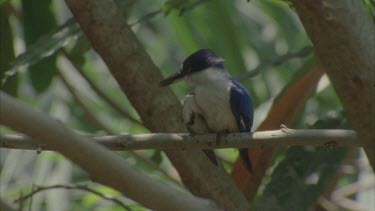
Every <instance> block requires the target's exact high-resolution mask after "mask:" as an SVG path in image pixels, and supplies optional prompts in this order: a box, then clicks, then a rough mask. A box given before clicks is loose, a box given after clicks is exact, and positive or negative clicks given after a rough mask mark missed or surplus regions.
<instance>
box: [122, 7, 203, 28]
mask: <svg viewBox="0 0 375 211" xmlns="http://www.w3.org/2000/svg"><path fill="white" fill-rule="evenodd" d="M206 1H208V0H197V1H193V2H191V3H190V4H187V5H185V4H186V3H185V1H182V2H177V3H175V5H173V6H171V5H170V2H167V3H165V4H164V6H163V7H166V8H167V7H170V8H168V9H166V10H165V9H163V8H160V9H157V10H155V11H152V12H150V13H147V14H146V15H144V16H142V17H140V18H139V19H138V20H136V21H134V22H133V23H130V24H129V26H131V27H133V26H135V25H137V24H140V23H142V22H144V21H147V20H149V19H152V18H154V17H156V16H157V15H160V14H162V13H164V14H165V15H168V14H169V13H170V11H171V10H172V9H179V10H180V12H179V15H182V14H184V13H185V12H187V11H189V10H192V9H194V8H195V7H197V6H199V5H200V4H202V3H204V2H206ZM184 5H185V6H184Z"/></svg>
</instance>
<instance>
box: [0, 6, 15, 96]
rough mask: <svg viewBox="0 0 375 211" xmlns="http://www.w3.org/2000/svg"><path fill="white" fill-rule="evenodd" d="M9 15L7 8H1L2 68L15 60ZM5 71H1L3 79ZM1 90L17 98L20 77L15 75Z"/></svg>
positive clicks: (0, 59) (0, 76)
mask: <svg viewBox="0 0 375 211" xmlns="http://www.w3.org/2000/svg"><path fill="white" fill-rule="evenodd" d="M8 17H9V14H8V13H7V11H6V10H5V7H0V31H1V33H0V49H1V50H0V67H3V66H5V65H7V63H8V62H9V61H11V60H13V59H14V48H13V34H12V29H11V27H10V24H9V19H8ZM4 75H5V71H4V70H2V69H0V78H3V77H4ZM0 89H1V90H3V91H5V92H7V93H8V94H10V95H13V96H16V95H17V91H18V76H17V75H13V76H12V77H10V78H9V80H8V81H7V82H6V83H4V84H1V87H0Z"/></svg>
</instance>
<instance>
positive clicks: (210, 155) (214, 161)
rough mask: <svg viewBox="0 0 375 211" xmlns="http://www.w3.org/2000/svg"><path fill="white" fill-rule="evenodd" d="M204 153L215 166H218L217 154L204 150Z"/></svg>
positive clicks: (210, 150)
mask: <svg viewBox="0 0 375 211" xmlns="http://www.w3.org/2000/svg"><path fill="white" fill-rule="evenodd" d="M202 151H203V152H204V153H205V154H206V155H207V157H208V158H209V159H210V160H211V162H212V163H213V164H215V166H217V159H216V155H215V152H214V151H213V150H212V149H202Z"/></svg>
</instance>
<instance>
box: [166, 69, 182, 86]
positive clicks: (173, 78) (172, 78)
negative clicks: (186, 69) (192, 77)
mask: <svg viewBox="0 0 375 211" xmlns="http://www.w3.org/2000/svg"><path fill="white" fill-rule="evenodd" d="M184 76H185V74H184V73H183V72H182V71H178V72H176V73H174V74H172V75H170V76H169V77H167V78H166V79H164V80H163V81H162V82H160V86H168V85H171V84H173V83H175V82H177V81H179V80H180V79H182V78H183V77H184Z"/></svg>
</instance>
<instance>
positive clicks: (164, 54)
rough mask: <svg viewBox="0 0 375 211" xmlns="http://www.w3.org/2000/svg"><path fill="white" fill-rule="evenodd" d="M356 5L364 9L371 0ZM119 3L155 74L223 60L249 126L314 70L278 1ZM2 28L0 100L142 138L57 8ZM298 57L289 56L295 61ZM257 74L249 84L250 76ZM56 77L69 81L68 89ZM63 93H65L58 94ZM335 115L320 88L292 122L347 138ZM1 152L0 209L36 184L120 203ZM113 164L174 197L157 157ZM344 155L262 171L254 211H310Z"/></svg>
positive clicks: (302, 155)
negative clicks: (211, 54) (245, 97)
mask: <svg viewBox="0 0 375 211" xmlns="http://www.w3.org/2000/svg"><path fill="white" fill-rule="evenodd" d="M365 2H366V3H367V5H368V7H369V8H370V7H371V3H369V2H370V1H365ZM117 3H118V5H119V6H120V7H122V9H123V10H124V13H125V15H126V18H127V21H128V23H129V24H132V28H133V30H134V32H135V33H136V35H137V38H138V39H139V40H140V41H141V42H142V44H143V46H144V48H145V49H146V51H147V53H148V54H149V55H150V57H151V58H152V59H153V61H154V62H155V64H156V65H157V66H158V67H159V68H160V70H161V71H162V73H163V75H168V74H170V73H171V72H174V71H175V70H177V69H178V68H179V65H180V63H181V62H182V60H183V59H184V58H185V57H186V56H187V55H188V54H190V53H192V52H194V51H196V50H198V49H200V48H211V49H212V50H214V51H215V52H217V53H218V54H219V55H221V56H222V57H223V58H224V59H225V64H226V67H227V68H228V70H229V71H230V73H231V74H232V75H233V76H234V77H237V78H242V79H243V80H242V83H243V84H244V85H245V86H246V88H247V89H248V90H249V91H250V93H251V95H252V96H253V100H254V103H255V107H256V111H255V123H254V125H255V127H258V126H259V125H260V123H261V122H262V121H263V120H264V119H266V118H267V117H269V115H271V114H270V113H269V111H270V107H271V105H272V103H273V102H277V99H278V98H279V97H282V96H285V95H286V93H287V92H281V90H283V88H284V87H289V85H291V84H292V85H293V82H294V78H295V75H299V74H300V76H304V74H305V70H306V68H305V69H304V68H303V67H307V66H308V67H311V66H312V63H314V62H312V59H311V58H312V56H311V54H312V51H311V47H307V48H305V47H306V46H311V43H310V41H309V38H308V37H307V35H306V34H305V32H304V30H303V27H302V26H301V24H300V22H299V20H298V17H297V16H296V14H295V13H294V11H293V9H291V8H290V7H289V5H288V4H286V3H285V2H284V1H279V0H265V1H263V0H262V1H259V0H252V1H250V2H246V1H233V2H232V1H225V0H219V1H208V0H188V1H182V0H177V1H130V0H118V1H117ZM371 8H372V7H371ZM0 18H1V20H0V21H1V25H0V27H1V34H0V35H1V37H0V39H1V40H0V41H1V42H0V43H1V46H0V49H1V50H0V55H1V58H0V77H1V81H2V83H1V90H2V91H3V90H4V91H6V92H8V93H11V94H12V95H15V96H17V97H18V98H19V99H20V100H21V101H24V102H26V103H28V104H29V105H31V106H33V107H35V108H37V109H39V110H42V111H43V112H45V113H47V114H49V115H50V116H53V117H54V118H56V119H58V120H60V121H61V122H63V123H64V124H66V125H68V126H69V127H70V128H73V129H75V130H77V131H79V132H80V133H83V134H90V135H104V134H109V133H116V134H128V133H130V134H137V133H146V132H148V131H147V129H145V128H144V127H142V126H141V125H139V124H138V123H135V122H136V121H139V117H138V115H137V113H136V109H135V108H133V107H132V105H131V104H130V102H129V101H128V100H127V98H126V96H125V95H124V94H123V93H122V92H121V90H120V88H119V87H118V85H117V83H116V82H115V80H114V79H113V78H112V76H111V75H110V73H109V72H108V70H107V67H106V66H105V64H104V63H103V62H102V61H101V59H100V57H99V56H98V55H97V54H96V53H95V51H94V50H93V49H92V48H91V45H90V43H89V42H88V41H87V39H86V37H85V36H81V35H82V32H81V30H80V28H79V26H78V24H77V23H76V22H75V20H74V19H73V18H72V17H71V15H70V13H69V9H68V8H67V7H66V6H65V5H64V3H63V2H58V1H51V0H43V1H38V2H36V1H32V0H23V1H19V0H18V1H17V0H15V1H1V2H0ZM61 49H64V51H66V52H67V53H68V55H70V57H71V58H69V57H68V56H67V55H65V54H64V53H62V52H63V51H62V50H61ZM295 52H297V54H293V53H295ZM298 52H299V53H298ZM15 55H16V57H15ZM285 55H294V56H292V57H290V56H289V57H288V56H287V57H285ZM314 64H315V63H314ZM76 67H79V68H81V69H82V72H83V75H85V76H86V78H83V77H81V74H78V72H77V69H76ZM21 70H24V71H21ZM254 70H256V74H252V75H251V77H248V75H249V73H251V71H254ZM306 72H307V71H306ZM253 73H254V72H253ZM244 76H246V77H245V78H244ZM62 78H66V82H63V81H62V80H61V79H62ZM87 78H88V79H89V80H91V81H93V84H94V85H95V86H97V87H98V88H99V89H100V90H101V91H102V92H103V93H104V95H106V96H107V97H108V99H110V100H111V101H113V103H115V104H116V105H118V106H119V107H121V108H122V109H123V110H124V111H126V113H127V114H128V115H129V116H130V117H131V118H129V117H126V116H125V115H124V114H123V113H121V112H119V111H118V110H116V109H114V108H113V106H111V104H109V103H108V99H104V98H103V97H101V96H100V95H98V94H97V93H96V92H95V91H94V90H93V89H92V88H91V87H90V85H89V84H88V83H87ZM140 80H141V79H140ZM68 86H71V87H73V89H71V90H69V89H67V87H68ZM172 89H173V91H174V92H175V94H176V95H177V96H178V98H179V99H181V100H182V99H183V98H184V96H185V95H186V93H188V92H189V88H188V87H186V86H185V85H184V84H176V85H175V86H173V87H172ZM72 90H75V91H72ZM74 95H76V96H78V97H74ZM276 96H278V98H276ZM275 98H276V99H275ZM77 99H78V100H77ZM79 101H81V103H80V102H79ZM82 102H83V104H84V105H85V106H82ZM304 102H305V100H304V101H303V102H299V105H300V104H301V107H302V105H303V104H304ZM112 105H113V104H112ZM338 107H341V104H340V102H339V100H338V98H337V96H336V94H335V92H334V90H333V88H332V87H331V84H330V82H329V80H328V79H327V78H326V77H323V78H322V79H321V80H320V82H319V84H318V87H317V89H316V90H315V91H314V95H312V96H311V97H308V101H307V102H306V103H305V106H304V107H303V109H302V110H301V112H299V114H298V115H297V114H294V115H293V119H295V121H294V127H295V128H306V127H309V125H311V124H313V123H314V122H318V123H317V124H316V125H315V126H319V124H320V127H321V128H326V126H323V125H322V124H321V122H322V121H323V122H325V124H326V125H327V124H328V125H329V127H330V128H343V127H345V128H346V127H348V126H347V125H345V126H343V125H340V124H338V123H341V122H343V121H345V120H346V118H345V116H344V115H341V114H338V113H337V112H336V111H337V108H338ZM332 113H333V114H334V115H336V116H335V118H334V119H335V120H334V121H333V122H331V123H326V122H327V121H328V122H329V121H331V120H332V118H331V119H329V118H328V119H327V114H332ZM132 118H133V119H132ZM319 122H320V123H319ZM0 130H1V133H8V132H11V130H10V129H9V128H5V127H2V126H0ZM0 152H1V156H0V158H1V163H0V164H1V174H0V184H1V187H2V188H1V199H2V200H5V201H7V202H12V201H13V200H15V199H16V198H18V197H19V196H20V195H25V193H29V192H30V191H31V189H32V187H33V184H36V185H44V186H45V185H55V184H62V183H75V184H77V183H80V184H82V183H84V184H87V185H88V186H90V187H91V188H92V189H95V190H97V191H99V192H101V193H103V194H110V195H115V196H118V193H117V192H114V191H113V190H111V189H109V188H107V187H104V186H102V185H100V184H96V183H94V182H91V181H90V180H91V179H90V178H89V177H88V175H86V174H85V173H84V172H83V171H81V170H80V169H78V168H76V167H75V166H74V165H73V164H72V163H70V162H68V161H67V160H65V159H64V158H63V157H62V156H60V155H57V154H55V153H53V152H42V153H41V154H39V155H37V154H35V152H30V151H19V150H3V149H0ZM120 154H121V156H122V157H123V158H124V160H125V162H128V163H130V164H131V165H133V166H134V168H138V169H141V170H142V171H145V172H147V173H148V174H149V175H151V176H152V177H154V178H157V179H159V180H162V181H164V182H166V183H168V184H171V185H173V186H175V187H176V188H183V187H182V186H181V185H180V184H179V181H178V174H177V173H176V171H175V169H174V168H173V166H172V165H171V164H170V162H169V160H168V159H167V158H166V156H165V154H164V153H163V152H161V151H157V150H149V151H140V152H120ZM218 154H219V155H220V157H221V158H222V159H223V160H224V161H225V167H226V170H228V172H229V171H231V169H232V168H233V163H234V162H235V160H236V158H237V151H235V150H233V149H227V150H219V152H218ZM344 155H345V150H343V149H334V150H333V151H326V150H325V149H324V148H323V147H320V148H310V147H293V148H289V149H287V150H282V151H281V152H279V153H278V154H277V155H276V157H275V159H274V162H273V164H272V166H271V167H270V168H269V172H268V173H269V174H270V175H269V176H268V177H266V179H265V180H264V181H263V183H262V188H261V191H259V192H258V194H257V200H256V201H255V205H254V206H255V207H256V208H259V209H261V210H262V209H266V208H270V207H269V206H272V209H280V210H281V209H293V208H295V209H296V210H304V209H307V208H310V207H312V206H314V205H315V203H316V201H317V198H318V197H319V196H320V195H321V194H322V193H323V192H324V191H325V187H326V184H327V181H328V180H330V178H331V177H332V175H334V174H335V173H336V171H337V168H339V167H340V165H341V164H340V163H341V161H342V160H343V159H344ZM355 159H356V158H355ZM285 172H286V173H285ZM356 174H359V173H358V172H356ZM309 176H311V177H313V176H314V178H315V179H316V180H314V183H306V181H308V179H311V178H310V177H309ZM340 185H341V186H343V185H346V184H339V185H338V188H339V187H341V186H340ZM118 197H119V198H120V200H121V201H123V202H124V203H126V204H127V205H129V207H130V208H131V209H132V210H144V208H143V207H142V206H141V205H138V204H136V203H134V202H133V201H130V200H129V199H127V198H126V197H125V196H118ZM27 206H30V209H31V210H56V209H63V210H93V209H98V210H120V209H121V208H120V207H118V206H117V205H115V204H113V203H110V202H107V201H105V200H103V199H101V198H98V197H97V196H94V195H93V194H90V193H87V192H82V191H79V192H76V191H73V190H49V191H45V192H41V193H39V194H37V195H35V196H33V197H32V201H30V200H29V201H25V203H24V207H27Z"/></svg>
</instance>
